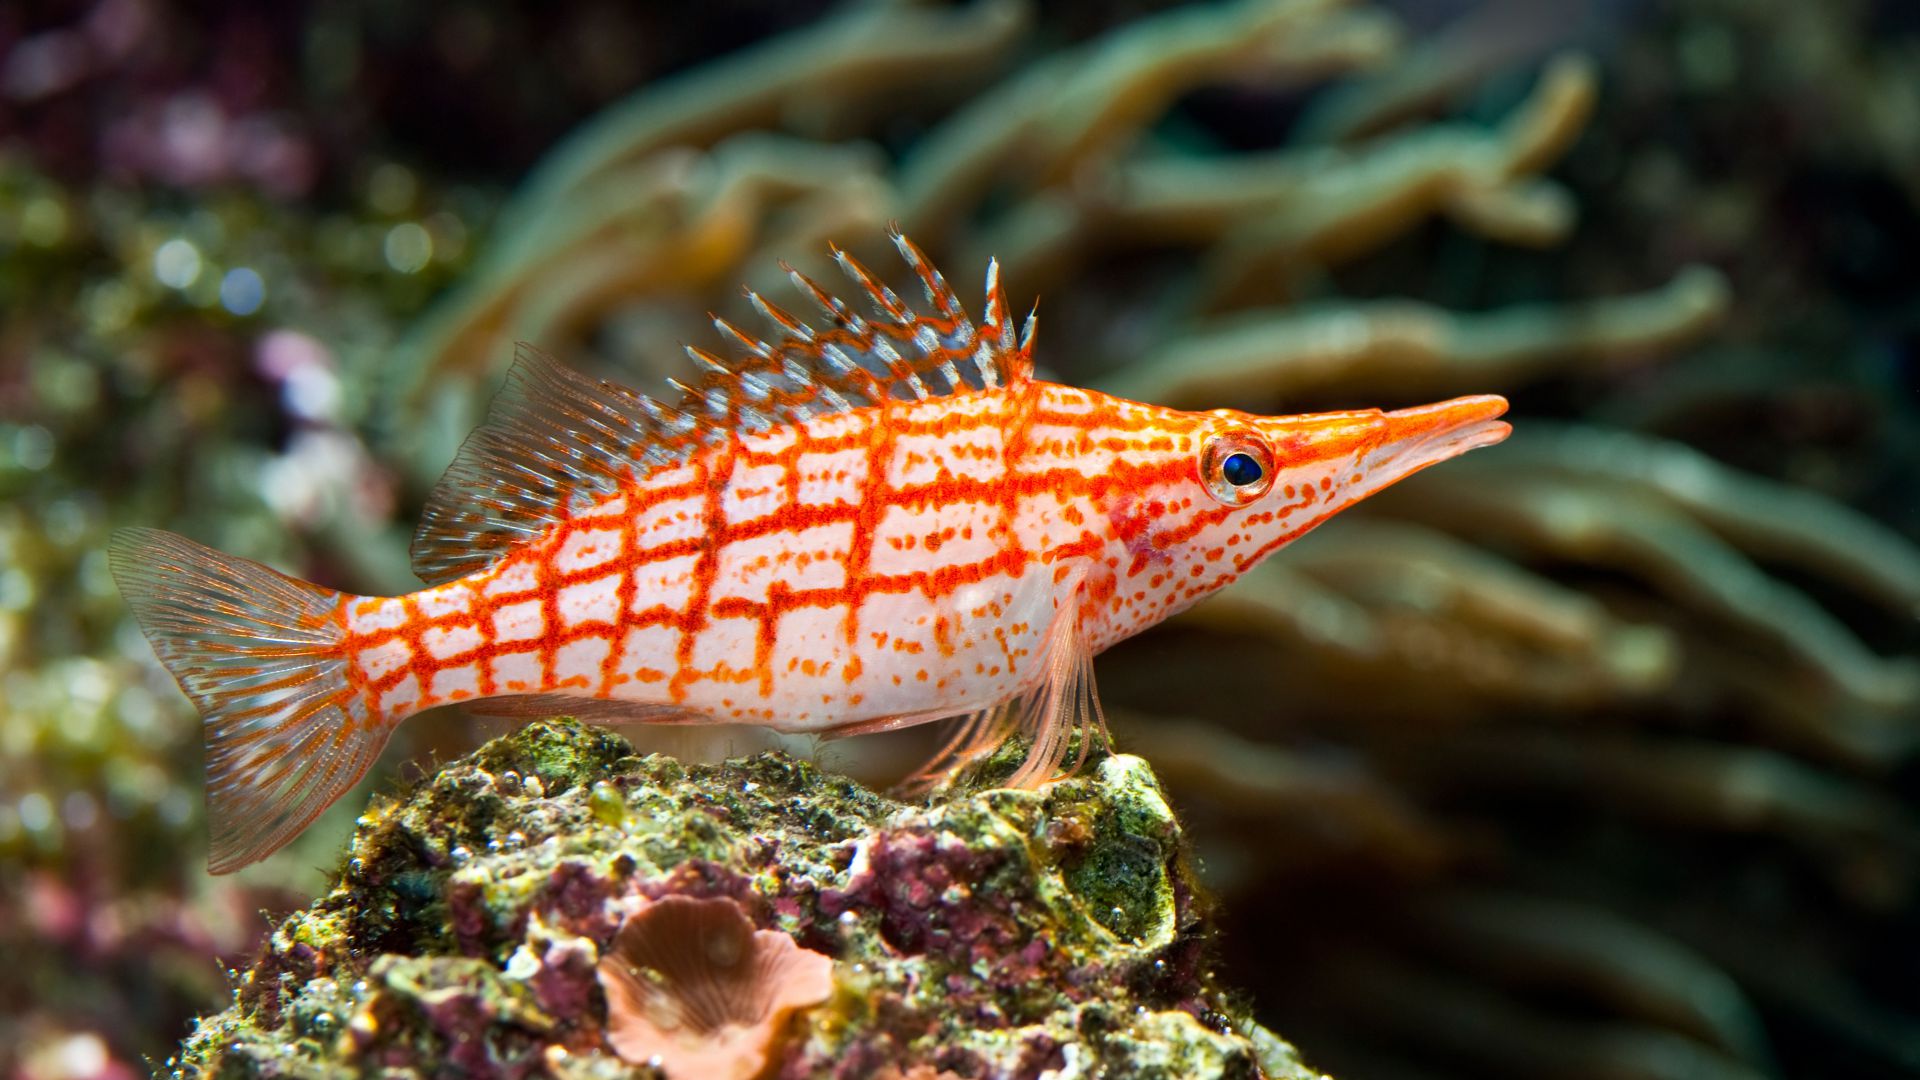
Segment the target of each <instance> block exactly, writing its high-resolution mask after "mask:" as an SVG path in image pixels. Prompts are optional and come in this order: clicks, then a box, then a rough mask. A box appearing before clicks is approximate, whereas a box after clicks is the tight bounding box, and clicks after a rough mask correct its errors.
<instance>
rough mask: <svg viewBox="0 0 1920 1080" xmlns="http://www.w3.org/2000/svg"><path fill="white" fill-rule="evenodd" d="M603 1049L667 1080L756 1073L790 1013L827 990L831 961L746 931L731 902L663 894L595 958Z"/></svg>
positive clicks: (776, 935) (772, 933) (777, 937)
mask: <svg viewBox="0 0 1920 1080" xmlns="http://www.w3.org/2000/svg"><path fill="white" fill-rule="evenodd" d="M598 975H599V979H600V986H601V989H602V990H603V991H604V992H605V993H606V996H607V1028H606V1039H607V1043H608V1044H609V1045H610V1046H612V1047H613V1050H614V1052H615V1053H617V1054H619V1055H620V1056H621V1057H622V1058H625V1059H626V1060H628V1061H632V1062H652V1063H655V1064H657V1065H658V1066H659V1067H660V1068H662V1069H664V1070H665V1071H666V1074H667V1076H669V1077H671V1078H673V1080H693V1078H707V1077H712V1078H714V1080H747V1078H750V1077H755V1076H759V1075H760V1074H761V1073H762V1072H764V1071H765V1070H766V1067H767V1063H768V1061H769V1059H770V1057H771V1055H772V1053H773V1049H774V1044H775V1042H776V1040H777V1039H778V1037H779V1034H780V1032H781V1029H782V1028H784V1027H785V1026H786V1021H787V1018H788V1017H790V1016H791V1015H792V1014H793V1013H794V1011H795V1010H798V1009H804V1008H807V1007H809V1006H812V1005H817V1004H819V1003H820V1002H822V1001H825V1000H826V998H827V995H828V994H830V993H832V991H833V960H832V959H831V958H829V957H826V956H822V955H821V954H819V953H817V952H813V951H811V950H808V949H803V948H801V947H800V946H798V945H796V944H795V943H794V940H793V938H791V937H789V936H787V935H786V934H783V933H781V932H779V931H777V930H755V929H754V928H753V923H752V922H751V921H749V920H748V918H747V916H746V913H745V912H743V911H741V910H740V906H739V905H738V904H735V903H734V902H733V901H731V900H725V899H720V900H696V899H693V898H691V897H686V896H668V897H663V898H662V899H660V900H656V901H654V902H652V903H650V904H648V905H647V906H646V907H645V908H643V909H641V910H640V911H639V912H637V913H636V914H634V915H632V916H629V917H628V919H627V920H626V922H624V923H622V924H621V926H620V929H619V931H618V932H617V933H616V934H615V935H614V939H613V943H612V945H611V946H610V947H609V948H608V949H607V951H606V953H605V954H604V955H603V956H602V957H601V958H600V964H599V969H598Z"/></svg>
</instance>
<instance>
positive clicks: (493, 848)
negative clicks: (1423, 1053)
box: [173, 720, 1313, 1080]
mask: <svg viewBox="0 0 1920 1080" xmlns="http://www.w3.org/2000/svg"><path fill="white" fill-rule="evenodd" d="M676 895H677V896H687V897H694V898H700V899H716V898H725V899H728V900H731V901H733V902H734V903H736V904H738V905H739V907H740V909H741V910H742V911H743V912H745V913H746V915H747V916H748V918H749V919H751V920H752V922H753V923H754V924H755V925H756V926H757V927H759V928H761V929H765V930H773V931H778V932H780V933H784V934H787V935H790V936H791V937H792V938H793V940H794V941H795V942H796V943H797V944H798V945H800V946H801V947H803V948H806V949H811V950H814V951H816V952H819V953H823V954H825V955H826V956H829V957H831V958H832V959H833V961H834V991H833V993H832V995H831V996H830V997H829V998H828V1000H827V1001H826V1002H825V1003H823V1004H821V1005H819V1006H817V1007H814V1008H812V1009H809V1010H806V1011H804V1012H802V1013H800V1014H798V1015H797V1016H796V1017H795V1018H794V1019H793V1020H792V1021H791V1022H790V1023H789V1024H788V1025H787V1026H786V1028H785V1029H784V1031H782V1032H780V1033H778V1038H777V1039H776V1045H775V1046H774V1047H773V1048H772V1052H771V1053H770V1055H769V1061H770V1062H771V1065H770V1069H769V1074H770V1075H778V1076H781V1077H795V1078H798V1077H811V1076H822V1077H846V1078H851V1077H865V1076H900V1077H908V1076H912V1077H933V1076H949V1075H951V1076H962V1077H973V1076H980V1077H1038V1076H1040V1075H1042V1074H1046V1075H1049V1076H1055V1077H1069V1076H1094V1075H1098V1076H1102V1077H1115V1078H1118V1077H1143V1078H1145V1077H1152V1078H1162V1077H1164V1078H1167V1080H1174V1078H1186V1077H1195V1078H1199V1077H1222V1078H1228V1077H1232V1078H1247V1080H1253V1078H1258V1077H1273V1078H1278V1077H1286V1078H1290V1080H1291V1078H1300V1077H1307V1076H1311V1075H1313V1074H1312V1073H1310V1072H1308V1071H1307V1070H1305V1069H1304V1068H1302V1066H1301V1065H1300V1063H1299V1061H1298V1058H1297V1056H1296V1055H1295V1054H1294V1053H1293V1050H1292V1048H1291V1047H1289V1046H1288V1045H1287V1044H1286V1043H1284V1042H1282V1041H1281V1040H1279V1039H1278V1038H1276V1037H1274V1036H1273V1035H1272V1034H1271V1033H1269V1032H1266V1031H1264V1030H1262V1029H1260V1028H1259V1027H1258V1026H1257V1025H1254V1024H1253V1023H1252V1022H1251V1021H1250V1020H1247V1019H1245V1018H1244V1017H1239V1016H1238V1015H1237V1014H1236V1013H1235V1011H1234V1010H1233V1009H1232V1008H1231V1007H1230V1005H1229V1004H1228V1001H1227V998H1226V996H1225V994H1224V993H1223V992H1222V990H1221V989H1220V988H1219V987H1218V986H1217V985H1215V984H1214V982H1213V981H1212V979H1211V976H1210V973H1209V969H1208V966H1207V957H1206V932H1205V928H1204V926H1203V923H1202V919H1201V903H1200V901H1199V899H1198V897H1197V895H1196V892H1195V888H1194V884H1193V881H1192V878H1191V876H1190V874H1189V872H1188V869H1187V867H1186V865H1185V863H1184V861H1183V855H1182V841H1181V834H1180V829H1179V825H1178V823H1177V822H1176V821H1175V820H1174V817H1173V814H1172V812H1171V811H1170V810H1169V809H1168V807H1167V804H1166V802H1165V800H1164V798H1163V797H1162V796H1161V793H1160V789H1159V786H1158V783H1157V781H1156V780H1155V779H1154V777H1153V774H1152V773H1151V772H1150V771H1149V770H1148V768H1147V766H1146V764H1145V762H1143V761H1141V760H1140V759H1138V758H1133V757H1127V756H1111V757H1106V758H1103V759H1100V760H1098V761H1097V762H1095V763H1094V764H1093V765H1091V766H1089V767H1088V769H1086V770H1085V771H1084V772H1083V774H1082V776H1081V777H1080V778H1077V779H1074V780H1069V781H1065V782H1062V783H1059V784H1055V785H1052V786H1051V787H1049V788H1047V789H1046V790H1044V791H1039V792H1030V791H1011V790H1004V789H990V788H989V789H983V790H970V791H959V792H954V793H950V794H946V795H943V796H940V797H937V798H936V799H934V800H933V801H932V802H930V803H928V804H924V805H914V804H907V803H901V802H896V801H893V800H890V799H888V798H885V797H883V796H880V795H876V794H874V793H872V792H870V791H868V790H866V789H865V788H862V787H861V786H859V785H858V784H855V783H854V782H852V781H851V780H847V779H844V778H841V777H837V776H833V775H830V774H827V773H823V772H821V771H820V770H818V769H816V768H814V767H813V766H811V765H809V764H806V763H804V762H801V761H797V760H795V759H793V758H791V757H788V756H785V755H782V754H778V753H769V754H762V755H759V756H757V757H752V758H746V759H741V760H736V761H730V762H727V763H725V764H721V765H714V766H684V765H682V764H680V763H679V762H677V761H675V760H673V759H671V758H667V757H663V756H658V755H655V756H648V757H638V756H636V755H635V754H634V753H633V751H632V748H631V747H630V746H629V745H628V744H627V743H626V742H625V741H624V740H622V739H621V738H619V737H618V736H616V735H614V734H611V733H609V732H607V731H605V730H603V729H599V728H594V727H588V726H586V725H582V724H579V723H575V722H573V721H569V720H552V721H543V722H539V723H535V724H532V725H530V726H528V727H526V728H524V729H522V730H521V731H519V732H518V733H516V734H513V735H510V736H507V737H505V738H501V739H497V740H495V741H493V742H491V743H489V744H487V745H486V746H485V747H483V748H481V749H480V750H479V751H477V752H475V753H474V754H472V755H471V756H469V757H467V758H465V759H463V760H461V761H459V762H456V763H454V764H452V765H449V766H448V767H446V768H444V769H442V770H440V772H439V773H438V774H436V775H435V776H433V777H432V778H430V779H429V780H427V781H424V782H423V783H421V784H420V785H418V786H417V787H415V788H414V789H413V790H412V791H410V792H408V793H406V794H404V795H402V796H401V797H399V798H397V799H393V800H382V801H380V802H378V803H376V805H375V806H374V808H372V809H371V810H369V811H368V813H367V814H366V815H365V816H364V817H363V818H362V819H361V825H360V829H359V831H358V833H357V834H356V836H355V838H354V841H353V847H352V850H351V852H350V854H349V857H348V859H347V861H346V864H345V867H344V869H343V872H342V874H341V876H340V878H339V880H338V881H337V883H336V885H335V887H334V888H333V890H332V891H331V892H330V893H328V894H327V895H326V896H324V897H322V898H321V899H320V900H319V901H317V902H316V903H315V904H314V905H313V906H312V907H310V908H308V909H306V910H305V911H302V912H299V913H296V914H294V915H292V916H291V917H289V918H288V919H287V920H286V921H285V922H284V923H282V924H281V925H280V926H279V928H278V929H276V930H275V932H274V933H273V935H272V937H271V939H270V940H269V942H268V944H267V946H266V948H265V950H264V951H263V953H262V955H261V956H260V958H259V960H258V962H257V963H256V964H255V965H254V966H253V968H252V969H251V970H250V971H248V972H246V973H245V974H244V976H243V977H242V980H241V983H240V986H239V989H238V991H237V992H236V995H235V1001H234V1003H233V1005H232V1006H231V1007H230V1008H228V1009H227V1010H226V1011H225V1012H222V1013H220V1014H218V1015H215V1016H212V1017H208V1018H206V1019H203V1020H202V1021H201V1022H200V1024H199V1025H198V1028H197V1030H196V1031H195V1032H194V1034H193V1035H192V1036H190V1037H189V1038H188V1040H187V1042H186V1044H185V1046H184V1048H183V1051H182V1053H181V1055H180V1057H179V1058H178V1059H176V1061H175V1062H173V1067H174V1069H175V1073H176V1075H179V1076H200V1075H211V1076H220V1077H228V1076H231V1077H255V1076H259V1077H276V1076H288V1077H293V1076H300V1077H306V1076H314V1077H321V1076H345V1075H358V1074H363V1073H374V1072H387V1071H389V1070H399V1071H400V1072H401V1073H411V1074H425V1075H449V1074H455V1073H457V1074H460V1075H471V1076H515V1077H518V1076H532V1075H553V1076H565V1077H588V1076H653V1075H661V1074H660V1072H659V1069H658V1068H656V1067H654V1066H652V1065H648V1064H639V1065H634V1064H630V1063H629V1062H626V1061H623V1060H622V1059H620V1058H619V1057H618V1056H616V1055H615V1054H614V1052H613V1050H612V1049H611V1048H610V1046H609V1045H608V1043H607V1041H606V1039H605V1032H604V1024H605V1020H606V1004H605V999H604V997H603V995H602V992H601V989H600V985H599V984H598V982H597V981H596V976H595V969H596V964H597V962H598V960H599V957H600V954H601V952H602V951H603V950H605V949H607V948H608V947H609V945H610V943H611V942H612V940H613V937H614V934H615V932H616V930H617V929H618V928H619V926H620V924H621V923H622V921H623V920H624V919H625V918H626V916H628V915H629V914H631V913H632V912H634V911H635V910H637V909H639V908H642V907H644V906H645V905H646V904H647V903H649V902H651V901H655V900H659V899H660V898H662V897H666V896H676Z"/></svg>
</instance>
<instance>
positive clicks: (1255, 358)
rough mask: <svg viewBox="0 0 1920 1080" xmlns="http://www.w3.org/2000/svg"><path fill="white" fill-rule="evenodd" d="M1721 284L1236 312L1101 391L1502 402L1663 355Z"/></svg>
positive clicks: (1200, 402)
mask: <svg viewBox="0 0 1920 1080" xmlns="http://www.w3.org/2000/svg"><path fill="white" fill-rule="evenodd" d="M1727 305H1728V297H1727V287H1726V281H1725V279H1724V278H1722V277H1721V276H1720V274H1719V273H1718V272H1717V271H1714V270H1712V269H1709V268H1707V267H1691V268H1688V269H1686V270H1684V271H1682V272H1681V273H1680V274H1679V275H1678V276H1676V277H1675V278H1674V279H1673V281H1671V282H1669V283H1668V284H1667V285H1666V286H1664V287H1662V288H1660V289H1656V290H1653V291H1651V292H1646V293H1641V294H1638V295H1634V296H1625V297H1613V298H1608V299H1602V300H1590V301H1586V302H1584V303H1572V304H1523V305H1515V306H1513V307H1509V308H1504V309H1501V310H1497V311H1491V312H1485V313H1478V314H1462V313H1459V312H1453V311H1448V310H1447V309H1445V308H1440V307H1436V306H1433V305H1430V304H1423V303H1417V302H1413V301H1404V300H1385V301H1372V302H1360V301H1345V302H1330V303H1325V304H1315V305H1309V306H1303V307H1296V308H1288V309H1281V310H1273V311H1258V312H1248V313H1245V314H1242V315H1238V316H1234V317H1232V318H1223V319H1219V320H1215V321H1213V322H1211V323H1203V324H1200V325H1199V326H1197V327H1194V328H1193V329H1191V330H1189V331H1186V332H1181V333H1174V334H1169V335H1168V336H1167V341H1166V343H1165V344H1164V345H1162V346H1161V347H1160V348H1159V349H1158V350H1156V351H1155V352H1152V353H1150V354H1148V355H1147V356H1145V357H1144V358H1142V359H1141V360H1139V361H1138V362H1136V363H1134V364H1132V365H1130V366H1129V367H1127V368H1124V369H1122V370H1121V371H1119V372H1117V373H1116V374H1115V375H1114V376H1113V377H1111V378H1110V379H1108V380H1107V381H1106V383H1105V386H1104V388H1105V389H1108V390H1110V391H1112V392H1113V393H1117V394H1120V395H1122V396H1125V397H1130V398H1134V399H1136V400H1141V401H1153V402H1164V403H1167V404H1175V405H1183V406H1187V407H1200V406H1208V407H1214V406H1219V405H1223V404H1237V405H1243V406H1254V405H1260V404H1269V403H1272V402H1274V401H1285V400H1286V399H1288V398H1289V397H1292V396H1294V395H1300V394H1313V393H1327V392H1332V391H1339V392H1342V393H1353V394H1360V395H1363V396H1364V395H1367V394H1375V393H1378V392H1380V391H1383V390H1390V391H1391V392H1392V393H1394V394H1396V395H1408V396H1417V395H1421V394H1434V393H1452V392H1465V391H1466V390H1468V389H1473V390H1483V391H1487V390H1507V389H1511V388H1513V387H1515V386H1517V385H1519V384H1520V383H1522V382H1523V381H1525V380H1527V379H1530V378H1534V377H1537V376H1539V375H1542V374H1545V373H1548V372H1553V371H1563V370H1568V369H1576V368H1579V367H1586V366H1595V365H1603V364H1612V363H1615V362H1618V360H1619V359H1620V358H1622V357H1631V356H1635V355H1641V354H1651V353H1656V352H1660V351H1665V350H1671V349H1674V348H1677V347H1679V346H1682V345H1685V344H1687V343H1689V342H1691V341H1695V340H1697V339H1699V338H1700V337H1701V336H1703V335H1704V334H1706V333H1707V332H1708V331H1710V330H1712V329H1713V328H1714V327H1716V326H1718V325H1719V324H1720V321H1721V319H1722V318H1723V317H1724V315H1725V313H1726V310H1727Z"/></svg>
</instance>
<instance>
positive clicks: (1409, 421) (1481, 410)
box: [1363, 394, 1513, 491]
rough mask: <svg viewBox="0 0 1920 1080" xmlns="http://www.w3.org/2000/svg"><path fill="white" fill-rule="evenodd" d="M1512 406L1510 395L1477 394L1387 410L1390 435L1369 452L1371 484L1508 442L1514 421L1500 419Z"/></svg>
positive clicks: (1367, 481) (1384, 482) (1368, 485)
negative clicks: (1408, 407) (1504, 441)
mask: <svg viewBox="0 0 1920 1080" xmlns="http://www.w3.org/2000/svg"><path fill="white" fill-rule="evenodd" d="M1506 411H1507V399H1506V398H1503V397H1501V396H1499V395H1498V394H1474V395H1471V396H1468V397H1457V398H1454V399H1452V400H1450V401H1442V402H1437V403H1435V404H1432V405H1419V406H1415V407H1414V408H1411V409H1397V410H1395V411H1393V412H1389V413H1385V414H1383V417H1384V419H1385V422H1386V439H1385V441H1384V442H1383V443H1382V444H1381V445H1380V447H1379V449H1377V450H1375V451H1374V452H1373V453H1371V454H1368V455H1367V457H1368V458H1369V459H1371V460H1370V462H1369V465H1370V467H1369V468H1367V469H1366V470H1365V480H1364V481H1363V483H1364V485H1365V487H1366V488H1367V489H1368V490H1370V491H1378V490H1379V489H1380V488H1383V487H1385V486H1387V485H1388V484H1391V483H1393V482H1394V481H1396V480H1401V479H1404V478H1405V477H1408V476H1411V475H1413V474H1414V473H1417V472H1419V471H1420V470H1421V469H1424V468H1427V467H1428V466H1431V465H1438V464H1439V463H1441V462H1443V461H1446V460H1448V459H1449V458H1455V457H1459V456H1460V455H1461V454H1464V453H1466V452H1467V451H1469V450H1477V449H1479V448H1480V447H1483V446H1492V445H1493V444H1495V443H1497V442H1500V441H1502V440H1503V439H1505V438H1506V437H1507V436H1508V435H1510V434H1512V433H1513V426H1512V425H1511V424H1508V423H1507V422H1506V421H1504V420H1501V419H1500V417H1501V416H1502V415H1504V414H1505V413H1506Z"/></svg>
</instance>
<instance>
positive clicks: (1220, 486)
mask: <svg viewBox="0 0 1920 1080" xmlns="http://www.w3.org/2000/svg"><path fill="white" fill-rule="evenodd" d="M1273 473H1274V469H1273V448H1272V447H1271V446H1268V445H1267V440H1265V439H1263V438H1261V437H1260V435H1259V434H1258V433H1256V432H1252V431H1229V432H1225V433H1223V434H1220V435H1215V436H1214V437H1213V438H1211V439H1208V440H1207V446H1206V449H1205V450H1203V451H1201V453H1200V480H1201V482H1202V483H1203V484H1204V485H1205V486H1206V489H1207V494H1209V495H1211V496H1213V498H1214V500H1215V501H1217V502H1219V503H1220V504H1221V505H1223V506H1245V505H1247V504H1248V503H1250V502H1253V501H1254V500H1255V499H1258V498H1259V497H1260V496H1262V495H1265V494H1266V493H1267V492H1268V491H1269V490H1271V489H1272V487H1273Z"/></svg>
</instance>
